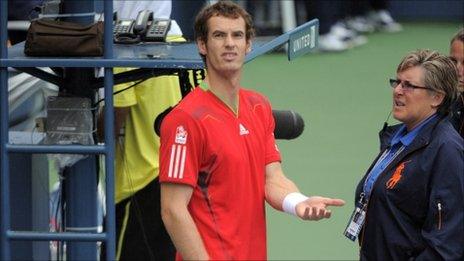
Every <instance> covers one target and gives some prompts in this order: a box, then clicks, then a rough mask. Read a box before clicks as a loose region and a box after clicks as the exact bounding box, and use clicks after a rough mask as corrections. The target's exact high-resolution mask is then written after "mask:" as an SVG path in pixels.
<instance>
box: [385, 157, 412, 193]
mask: <svg viewBox="0 0 464 261" xmlns="http://www.w3.org/2000/svg"><path fill="white" fill-rule="evenodd" d="M408 162H409V161H407V162H402V163H401V164H400V165H399V166H398V167H396V169H395V172H394V173H393V175H392V177H391V178H390V179H389V180H388V181H387V183H385V185H387V189H392V188H394V187H395V186H396V184H397V183H398V182H399V181H400V179H401V177H402V176H401V174H403V171H404V165H406V163H408Z"/></svg>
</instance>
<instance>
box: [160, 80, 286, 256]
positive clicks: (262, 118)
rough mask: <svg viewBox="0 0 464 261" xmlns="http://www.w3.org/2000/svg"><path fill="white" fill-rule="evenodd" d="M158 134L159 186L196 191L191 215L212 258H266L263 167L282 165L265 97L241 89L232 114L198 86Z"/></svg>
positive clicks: (176, 109) (191, 204)
mask: <svg viewBox="0 0 464 261" xmlns="http://www.w3.org/2000/svg"><path fill="white" fill-rule="evenodd" d="M161 133H162V134H161V148H160V175H159V177H160V182H167V183H179V184H187V185H190V186H192V187H193V194H192V197H191V199H190V203H189V205H188V209H189V212H190V214H191V216H192V218H193V220H194V222H195V224H196V226H197V228H198V231H199V233H200V235H201V238H202V240H203V243H204V245H205V247H206V250H207V251H208V254H209V256H210V258H211V259H237V260H253V259H254V260H256V259H259V260H264V259H266V258H267V255H266V252H267V251H266V220H265V194H264V193H265V192H264V185H265V166H266V165H267V164H269V163H272V162H276V161H280V153H279V151H278V149H277V146H276V144H275V140H274V118H273V116H272V109H271V106H270V104H269V102H268V101H267V99H266V98H265V97H263V96H262V95H260V94H258V93H256V92H253V91H250V90H245V89H240V91H239V111H238V116H237V115H235V114H234V113H233V112H232V110H231V109H230V108H229V107H228V106H227V105H225V104H224V103H223V102H222V101H221V100H220V99H218V98H217V97H216V96H215V95H214V94H213V93H212V92H211V91H208V90H206V91H205V90H203V89H201V88H195V90H194V91H192V92H191V93H190V94H189V95H187V96H186V97H185V98H184V99H183V100H182V101H181V102H180V103H179V105H178V106H176V107H175V108H174V109H173V110H172V112H171V113H169V114H168V115H167V117H166V118H165V119H164V121H163V124H162V128H161ZM180 258H181V257H180V256H178V259H180Z"/></svg>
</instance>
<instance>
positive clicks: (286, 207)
mask: <svg viewBox="0 0 464 261" xmlns="http://www.w3.org/2000/svg"><path fill="white" fill-rule="evenodd" d="M307 199H308V197H307V196H305V195H303V194H301V193H300V192H292V193H290V194H288V195H287V196H285V198H284V202H283V203H282V210H283V211H284V212H285V213H288V214H291V215H294V216H297V214H296V205H298V204H299V203H301V202H303V201H305V200H307Z"/></svg>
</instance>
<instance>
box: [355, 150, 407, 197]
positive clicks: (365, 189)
mask: <svg viewBox="0 0 464 261" xmlns="http://www.w3.org/2000/svg"><path fill="white" fill-rule="evenodd" d="M404 148H405V146H404V145H403V146H401V147H399V148H398V150H397V151H395V153H394V154H393V155H392V156H391V157H390V158H389V159H388V160H387V161H386V162H385V163H384V162H383V161H384V160H386V159H387V157H388V155H390V154H391V151H392V149H391V148H390V149H387V150H385V151H384V152H383V153H382V156H380V158H379V159H378V160H377V162H376V163H375V165H374V167H372V169H371V171H370V172H369V174H368V175H367V178H366V180H364V186H363V191H362V192H361V198H360V201H362V200H363V198H364V197H365V196H366V198H369V196H370V194H371V192H372V189H373V187H374V184H375V182H376V181H377V178H378V177H379V176H380V173H381V172H382V171H383V169H382V170H380V169H378V167H379V166H380V164H383V165H384V166H385V168H386V167H387V166H388V165H390V163H391V162H392V161H393V160H394V159H395V158H396V157H398V155H399V154H400V153H401V152H403V150H404ZM373 173H375V174H377V175H375V176H373ZM371 180H372V182H371V184H372V186H370V187H369V186H367V185H368V182H370V181H371Z"/></svg>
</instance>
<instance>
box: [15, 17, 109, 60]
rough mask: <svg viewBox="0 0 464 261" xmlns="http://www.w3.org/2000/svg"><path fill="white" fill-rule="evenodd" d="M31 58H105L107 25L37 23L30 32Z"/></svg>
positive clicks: (28, 51) (27, 49)
mask: <svg viewBox="0 0 464 261" xmlns="http://www.w3.org/2000/svg"><path fill="white" fill-rule="evenodd" d="M24 53H25V54H26V55H28V56H102V55H103V22H101V21H99V22H96V23H93V24H90V25H81V24H78V23H71V22H62V21H55V20H48V19H37V20H34V21H32V22H31V25H30V26H29V29H28V31H27V38H26V43H25V45H24Z"/></svg>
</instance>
